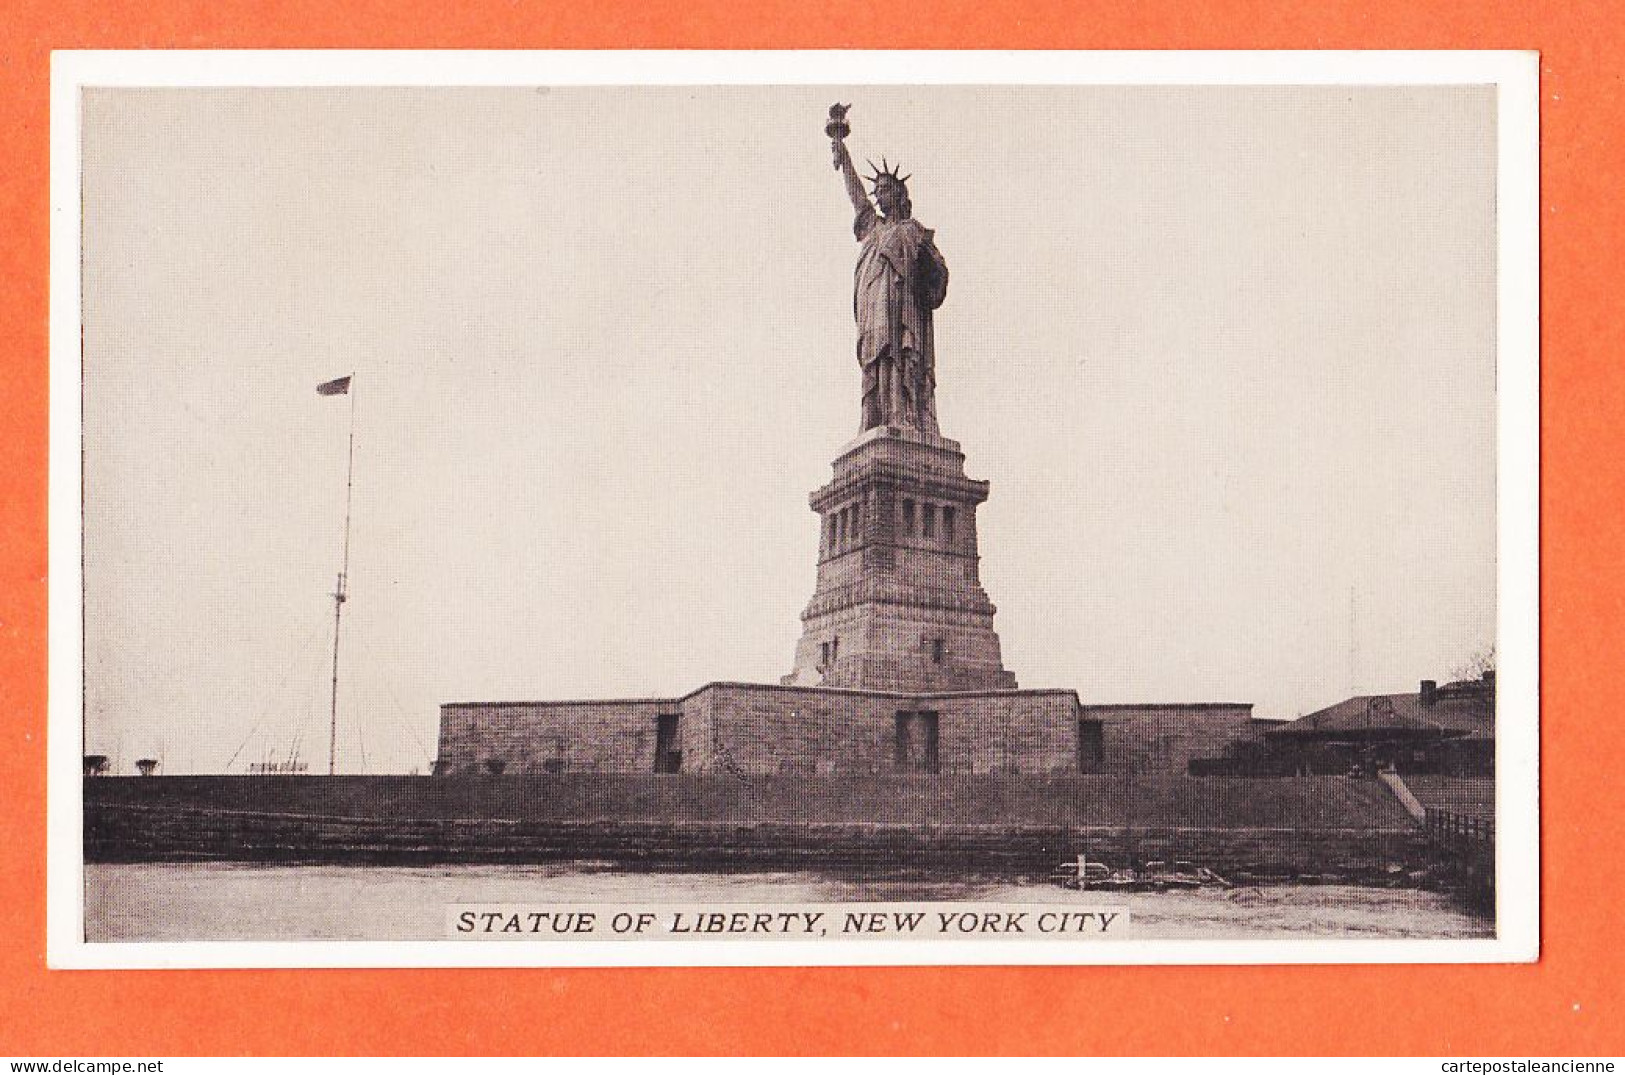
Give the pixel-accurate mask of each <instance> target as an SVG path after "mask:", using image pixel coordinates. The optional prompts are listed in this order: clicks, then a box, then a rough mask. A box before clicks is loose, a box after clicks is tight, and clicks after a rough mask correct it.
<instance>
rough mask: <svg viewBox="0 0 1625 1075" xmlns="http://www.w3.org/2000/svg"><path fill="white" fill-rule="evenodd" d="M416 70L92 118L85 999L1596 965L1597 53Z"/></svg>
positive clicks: (56, 465)
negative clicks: (322, 978) (916, 974)
mask: <svg viewBox="0 0 1625 1075" xmlns="http://www.w3.org/2000/svg"><path fill="white" fill-rule="evenodd" d="M905 58H906V62H898V61H899V60H900V59H905ZM589 59H591V60H592V62H589ZM393 62H394V63H395V64H396V66H395V67H391V61H390V60H388V59H387V58H385V57H383V56H381V55H380V54H365V55H362V56H357V55H353V54H343V53H338V54H331V55H328V56H325V57H318V56H312V55H310V54H293V55H287V56H283V57H281V58H272V57H268V56H267V55H266V54H244V55H243V56H242V57H241V61H240V62H238V60H237V59H236V58H234V56H233V54H230V53H201V54H191V55H189V56H187V57H184V58H183V57H181V56H179V55H177V54H164V53H152V54H147V55H145V56H142V57H139V58H135V57H131V56H130V55H129V54H96V53H83V54H68V55H67V56H66V57H65V58H64V59H63V60H62V62H61V63H60V64H59V68H58V70H57V72H56V83H55V96H54V98H53V125H54V126H53V138H54V142H53V152H54V154H55V156H54V164H53V183H54V187H53V191H54V198H55V201H56V210H57V219H56V224H55V228H54V231H53V247H52V258H53V274H54V278H55V280H56V283H57V292H58V293H57V294H55V295H53V304H54V305H53V313H52V317H53V321H52V346H53V354H52V378H53V390H55V389H57V388H58V387H59V386H65V388H64V389H63V391H62V393H61V395H62V400H61V402H60V409H59V410H58V411H57V412H55V413H54V414H53V446H52V449H53V473H52V512H53V519H61V520H66V523H67V525H66V527H60V526H59V527H55V528H54V529H53V533H52V543H53V544H52V595H51V599H52V601H53V607H54V608H59V609H63V610H66V611H67V613H68V614H67V616H66V617H54V618H53V624H52V630H53V646H52V654H51V656H52V662H53V667H52V685H53V692H52V699H51V708H52V712H51V743H50V750H51V759H52V761H51V764H52V772H51V795H52V804H53V812H52V819H51V826H52V831H51V838H52V844H51V856H52V858H51V877H50V882H51V893H50V898H51V939H52V945H51V958H52V961H53V965H58V966H81V967H98V966H265V965H290V966H300V965H310V966H323V965H379V966H390V965H399V966H413V965H457V964H463V963H468V964H481V965H503V964H515V965H524V964H641V963H652V964H685V963H694V964H718V963H743V964H750V963H764V964H772V963H797V964H819V963H828V964H847V963H876V962H891V963H916V962H917V963H953V962H1003V963H1032V962H1041V963H1090V962H1093V963H1099V962H1112V963H1135V962H1174V961H1178V962H1198V963H1200V962H1278V961H1288V962H1304V961H1313V962H1343V961H1349V962H1375V961H1388V962H1479V961H1515V960H1529V959H1533V958H1534V957H1535V955H1536V954H1537V950H1538V949H1537V924H1538V906H1537V904H1538V888H1539V873H1538V870H1539V856H1538V845H1537V834H1538V831H1539V826H1538V798H1537V787H1536V773H1537V756H1536V755H1537V746H1536V744H1537V741H1538V739H1537V733H1538V727H1539V707H1538V695H1537V682H1536V676H1537V667H1538V661H1537V644H1538V643H1537V639H1538V629H1539V622H1538V613H1537V611H1536V600H1535V596H1536V582H1535V580H1536V552H1535V548H1536V545H1535V535H1536V532H1537V525H1538V520H1537V517H1536V509H1535V505H1536V500H1537V498H1536V481H1537V476H1536V459H1537V442H1536V436H1537V413H1538V399H1537V394H1536V389H1535V385H1536V377H1537V372H1538V360H1537V353H1536V342H1535V339H1536V338H1535V325H1536V314H1535V310H1536V305H1535V295H1536V283H1535V281H1536V273H1537V261H1536V251H1535V229H1536V226H1537V224H1538V213H1537V206H1536V202H1535V199H1534V193H1533V192H1534V189H1535V178H1534V176H1535V167H1536V163H1537V161H1536V149H1535V144H1536V143H1535V131H1534V122H1533V118H1532V117H1533V113H1534V108H1535V90H1534V80H1535V62H1534V59H1533V58H1532V56H1529V55H1526V54H1514V53H1458V54H1452V55H1450V56H1448V57H1447V56H1444V55H1441V54H1403V55H1401V56H1394V55H1390V54H1373V55H1367V56H1362V55H1360V54H1326V55H1323V56H1315V55H1310V54H1296V53H1282V54H1272V56H1270V57H1268V58H1264V57H1261V56H1259V55H1257V54H1243V53H1237V54H1184V55H1182V56H1175V55H1171V54H1154V53H1151V54H1098V55H1097V54H1056V53H1042V54H1032V55H1030V56H1019V55H1013V54H958V55H954V54H942V53H922V54H905V56H904V57H900V56H899V55H897V54H847V53H832V54H822V55H820V54H801V53H794V54H785V55H780V56H775V55H771V54H748V53H745V54H709V53H693V54H637V53H631V54H612V55H609V56H603V57H596V58H588V57H581V56H576V57H568V56H564V55H561V54H552V53H546V54H531V55H526V54H510V53H502V54H490V55H481V54H477V53H475V54H467V53H462V54H444V55H442V56H439V57H434V58H425V57H422V56H418V57H416V58H410V57H402V58H399V59H398V60H396V61H393ZM279 71H281V72H283V75H282V76H280V77H279V76H278V72H279ZM59 565H61V566H60V568H59ZM70 567H71V570H70ZM59 631H60V632H63V633H62V634H60V635H59V634H58V633H57V632H59ZM348 942H369V943H366V944H363V945H355V944H351V943H348Z"/></svg>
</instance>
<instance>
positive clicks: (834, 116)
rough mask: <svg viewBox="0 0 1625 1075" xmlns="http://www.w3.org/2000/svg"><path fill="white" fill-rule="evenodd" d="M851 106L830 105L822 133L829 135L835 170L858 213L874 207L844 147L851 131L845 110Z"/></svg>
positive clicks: (872, 209) (872, 210)
mask: <svg viewBox="0 0 1625 1075" xmlns="http://www.w3.org/2000/svg"><path fill="white" fill-rule="evenodd" d="M851 107H852V106H851V105H842V104H834V105H830V106H829V122H828V123H826V124H824V133H825V134H827V135H829V138H830V149H831V150H832V151H833V152H834V154H835V170H836V171H837V172H840V173H841V179H842V180H843V181H844V182H845V183H846V196H847V197H848V198H851V199H852V208H853V209H854V210H855V211H856V212H858V213H862V212H863V211H864V210H866V209H867V210H868V211H869V212H871V213H872V212H874V208H875V207H874V205H873V204H872V203H871V202H870V201H869V192H868V191H866V190H864V189H863V180H862V179H860V178H859V177H858V170H857V168H856V167H854V166H853V164H852V154H851V153H849V152H847V148H846V136H847V135H848V134H851V133H852V128H851V126H850V125H848V123H847V122H846V110H847V109H848V108H851Z"/></svg>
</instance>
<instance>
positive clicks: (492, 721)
mask: <svg viewBox="0 0 1625 1075" xmlns="http://www.w3.org/2000/svg"><path fill="white" fill-rule="evenodd" d="M919 712H926V713H935V714H936V715H937V732H938V746H937V758H938V771H940V772H944V773H992V772H1001V773H1061V772H1071V771H1075V770H1076V769H1077V757H1078V745H1077V735H1078V720H1077V714H1078V700H1077V695H1075V694H1074V693H1073V692H1071V691H993V692H982V693H976V694H942V695H906V694H883V693H875V692H863V691H845V690H830V689H821V688H797V687H778V686H765V685H761V684H734V683H717V684H710V685H708V686H706V687H703V688H701V689H700V690H698V691H695V692H694V693H693V694H691V695H688V696H687V697H685V698H681V699H671V700H662V699H640V700H634V701H625V702H614V701H610V702H515V703H497V704H485V703H473V704H453V705H446V706H443V707H441V727H440V755H439V760H438V763H437V766H436V770H435V771H436V772H437V773H438V774H441V775H449V774H468V773H474V772H484V771H487V767H488V765H489V764H490V763H500V764H501V766H502V770H503V771H504V772H508V773H532V772H620V773H636V772H649V773H652V772H653V771H654V768H655V730H656V726H657V722H658V718H659V717H660V716H661V715H666V714H677V715H679V718H680V719H679V724H678V746H679V748H680V749H681V750H682V755H683V765H682V768H683V771H685V772H710V771H717V772H734V773H806V774H830V773H841V772H848V773H889V772H892V771H893V770H894V769H895V768H896V756H895V755H896V749H897V747H896V744H897V716H898V714H899V713H919Z"/></svg>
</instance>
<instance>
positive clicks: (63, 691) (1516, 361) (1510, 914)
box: [46, 50, 1540, 969]
mask: <svg viewBox="0 0 1625 1075" xmlns="http://www.w3.org/2000/svg"><path fill="white" fill-rule="evenodd" d="M977 83H983V84H992V83H1004V84H1013V85H1336V84H1357V85H1452V84H1476V85H1489V84H1493V85H1496V86H1497V87H1498V98H1499V107H1498V110H1497V153H1498V167H1497V228H1498V266H1497V280H1498V285H1497V286H1498V310H1497V318H1498V330H1497V520H1498V522H1497V527H1498V532H1497V542H1498V544H1497V556H1498V568H1497V572H1498V594H1497V599H1498V600H1497V620H1498V627H1497V639H1496V658H1497V672H1496V674H1497V692H1498V703H1497V718H1496V744H1497V745H1496V767H1497V774H1498V779H1497V789H1496V797H1497V798H1496V834H1497V876H1496V884H1497V893H1498V912H1497V933H1498V935H1497V936H1496V937H1495V938H1494V939H1489V940H1469V941H1454V940H1365V939H1360V940H1353V939H1336V938H1331V939H1312V940H1301V939H1295V940H1274V939H1257V940H1224V941H1206V940H1147V941H1112V942H1109V943H1101V944H1095V945H1067V946H1062V947H1057V948H1054V949H1048V950H1045V949H1043V948H1040V947H1039V946H1035V945H1033V944H1032V943H1030V942H999V941H975V942H958V941H919V942H911V941H880V942H862V941H841V942H831V943H827V944H818V945H808V944H805V943H799V944H797V943H791V944H786V943H772V942H744V941H720V942H685V943H671V942H657V941H649V942H639V943H637V944H627V943H625V942H613V941H611V942H582V943H580V944H561V943H526V942H512V943H505V944H470V943H464V942H459V941H421V942H395V941H391V942H334V941H300V942H269V943H267V942H187V943H167V942H165V943H156V942H128V943H124V942H120V943H96V944H91V943H88V942H86V941H85V940H84V936H83V910H84V908H83V891H84V885H83V861H82V838H83V836H82V834H83V801H82V797H81V780H82V775H81V755H82V754H83V749H82V743H81V738H82V727H81V721H80V718H81V715H82V702H83V678H82V677H83V642H84V632H83V619H82V616H83V605H82V600H81V588H82V572H81V551H80V550H81V537H82V534H81V517H80V495H81V472H80V452H79V450H78V445H79V440H80V428H81V425H80V423H81V410H80V399H81V397H80V393H79V392H78V391H73V390H70V389H68V388H67V387H66V386H77V385H78V384H79V375H80V329H79V325H80V302H81V295H80V283H81V281H80V277H79V245H80V158H79V154H80V146H79V93H80V90H81V89H82V88H84V87H87V86H164V87H184V86H409V85H439V86H508V85H516V86H524V85H538V84H552V85H606V86H608V85H631V84H644V85H714V84H744V85H752V84H754V85H831V86H839V85H848V84H871V85H881V84H917V85H951V84H977ZM50 142H51V173H50V174H51V210H50V211H51V255H50V359H49V361H50V373H51V384H52V386H53V391H52V392H51V395H50V404H49V407H50V454H49V497H50V499H49V507H48V523H49V569H50V583H51V585H50V590H49V595H48V611H49V629H48V646H49V669H48V689H49V702H48V713H47V733H48V744H47V767H48V774H47V817H46V834H47V869H46V882H47V884H46V901H47V928H46V957H47V963H48V965H49V966H50V967H52V968H58V969H68V968H72V969H90V968H131V969H134V968H205V967H495V966H561V967H562V966H762V965H776V966H818V965H827V966H868V965H897V964H1018V963H1019V964H1197V963H1207V964H1260V963H1351V964H1353V963H1480V962H1485V963H1487V962H1521V961H1531V960H1534V959H1536V958H1537V957H1538V953H1539V924H1540V854H1539V834H1540V821H1539V785H1538V781H1539V745H1540V743H1539V720H1538V717H1539V622H1540V621H1539V615H1540V603H1539V535H1540V525H1539V461H1540V452H1539V419H1540V406H1539V388H1540V367H1539V229H1540V200H1539V57H1538V54H1536V53H1534V52H1514V51H1496V52H1487V51H1485V52H1472V51H1417V52H1391V51H1383V52H1375V51H1374V52H1047V51H1041V52H859V51H784V52H704V51H668V52H645V51H606V52H583V51H577V52H433V51H372V52H364V51H272V50H265V51H192V52H180V51H174V52H163V51H139V52H138V51H128V52H118V51H107V52H90V51H84V52H80V51H69V52H57V53H54V54H53V56H52V70H51V125H50Z"/></svg>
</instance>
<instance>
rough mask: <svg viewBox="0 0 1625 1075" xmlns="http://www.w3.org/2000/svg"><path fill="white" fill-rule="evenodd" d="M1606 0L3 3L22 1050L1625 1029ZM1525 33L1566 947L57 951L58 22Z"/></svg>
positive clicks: (351, 30)
mask: <svg viewBox="0 0 1625 1075" xmlns="http://www.w3.org/2000/svg"><path fill="white" fill-rule="evenodd" d="M1622 14H1625V13H1622V12H1621V10H1620V9H1619V8H1618V7H1617V6H1615V5H1610V4H1603V3H1597V2H1594V0H1592V2H1578V3H1576V2H1561V0H1539V2H1524V3H1516V4H1512V3H1471V4H1468V3H1461V4H1432V5H1429V4H1421V3H1412V2H1401V0H1293V2H1290V3H1283V2H1280V0H1274V2H1267V3H1266V2H1262V0H1209V2H1203V0H1135V2H1134V3H1104V2H1102V3H1095V4H1084V3H1079V2H1076V0H1025V2H1012V0H983V2H981V3H966V2H955V3H938V4H936V5H934V6H933V7H931V8H929V9H927V8H924V7H913V6H909V5H905V4H902V3H874V2H872V0H871V2H866V3H853V2H850V0H840V2H836V3H808V2H806V0H793V2H784V0H779V2H773V3H754V4H749V5H746V4H740V3H738V2H737V0H681V2H668V3H659V2H642V3H638V4H634V5H612V4H610V3H602V2H600V3H580V2H578V3H572V4H568V5H564V4H551V3H542V2H533V3H529V4H514V3H510V2H506V0H459V2H457V3H445V4H442V3H426V2H423V0H406V2H401V3H396V4H385V3H381V2H379V0H365V2H352V3H348V4H340V3H334V2H333V0H292V2H285V3H280V4H277V5H270V4H263V3H253V2H245V0H198V2H179V0H143V2H141V3H132V2H129V0H119V2H112V3H100V4H90V3H85V2H63V0H49V2H45V0H26V2H22V3H13V4H10V5H8V12H7V16H6V19H5V28H4V30H0V34H3V35H4V37H3V45H0V85H3V93H0V139H3V140H4V146H3V152H0V219H3V221H4V227H3V228H0V251H3V252H4V267H5V272H4V279H5V287H4V291H3V298H0V340H3V341H4V353H3V358H0V383H3V389H0V423H3V425H4V431H5V434H6V435H5V436H4V438H0V511H3V513H4V516H3V518H0V572H3V580H4V581H3V584H0V699H3V702H4V721H3V728H0V803H3V809H0V1053H5V1054H11V1055H57V1056H65V1055H66V1056H71V1055H81V1056H82V1055H86V1054H92V1053H94V1054H100V1055H124V1056H162V1055H166V1054H167V1055H186V1054H222V1053H223V1054H237V1053H248V1054H273V1055H276V1054H282V1055H286V1054H311V1053H315V1054H347V1053H379V1054H405V1053H440V1052H446V1053H464V1052H471V1053H554V1052H589V1053H598V1052H632V1053H639V1052H697V1051H699V1052H729V1053H733V1052H763V1051H770V1052H798V1053H800V1052H808V1053H819V1052H850V1051H863V1052H909V1053H918V1052H966V1051H969V1052H982V1051H994V1052H1086V1053H1089V1052H1105V1053H1111V1052H1121V1053H1163V1052H1171V1053H1187V1052H1190V1053H1290V1052H1309V1053H1323V1052H1324V1053H1353V1054H1372V1053H1402V1054H1410V1053H1420V1054H1456V1055H1460V1054H1464V1053H1471V1054H1503V1055H1504V1054H1516V1055H1531V1054H1533V1055H1540V1054H1548V1055H1549V1054H1563V1053H1578V1054H1596V1053H1612V1054H1615V1055H1618V1054H1621V1053H1625V1012H1622V1007H1621V1002H1622V1000H1625V995H1622V988H1621V980H1622V975H1621V970H1620V968H1621V965H1622V958H1621V952H1622V950H1625V917H1622V916H1621V915H1620V913H1619V912H1618V911H1616V910H1615V909H1614V907H1613V904H1614V902H1615V900H1617V899H1619V898H1620V897H1621V895H1622V894H1625V873H1622V871H1621V869H1620V852H1621V849H1622V848H1621V841H1620V839H1619V837H1618V834H1617V830H1616V829H1615V826H1616V825H1617V824H1619V823H1620V821H1621V820H1622V818H1621V811H1620V806H1621V799H1622V795H1621V790H1620V789H1621V786H1622V779H1621V776H1620V775H1619V773H1618V772H1617V770H1619V769H1620V768H1621V767H1622V763H1625V752H1622V748H1621V744H1622V741H1625V733H1622V730H1621V729H1622V727H1625V716H1622V715H1625V689H1622V685H1625V677H1621V676H1620V675H1618V674H1617V670H1616V667H1615V665H1616V663H1617V659H1616V658H1617V653H1618V650H1619V647H1618V644H1617V640H1618V639H1619V638H1620V637H1621V627H1622V623H1621V621H1622V618H1625V588H1622V581H1625V556H1622V555H1621V552H1622V549H1625V542H1622V540H1621V534H1620V524H1621V521H1622V517H1625V516H1622V512H1621V505H1622V504H1625V489H1622V488H1621V486H1622V484H1625V482H1622V478H1621V473H1620V467H1619V465H1618V462H1617V461H1618V460H1619V459H1621V458H1625V436H1622V434H1621V432H1620V430H1619V423H1618V422H1617V421H1616V420H1615V418H1616V415H1618V414H1619V413H1620V407H1619V403H1620V396H1621V392H1622V389H1625V373H1622V370H1625V328H1622V325H1625V321H1622V319H1621V318H1620V316H1619V313H1620V309H1619V303H1618V301H1617V300H1616V296H1617V295H1618V294H1619V292H1620V289H1621V287H1622V284H1625V281H1622V280H1621V279H1620V278H1619V274H1620V273H1621V266H1622V265H1625V256H1622V255H1625V252H1622V250H1621V242H1622V239H1625V234H1622V207H1625V189H1622V183H1621V180H1622V178H1625V171H1622V168H1621V163H1622V156H1625V147H1622V141H1621V139H1622V132H1625V108H1622V104H1625V81H1622V78H1625V50H1622V49H1621V38H1622V34H1625V19H1622V17H1621V16H1622ZM286 47H300V48H403V47H411V48H607V47H614V48H629V47H630V48H642V47H651V48H653V47H666V48H670V47H678V48H792V47H795V48H837V47H842V48H850V47H885V48H922V49H924V48H1010V49H1031V48H1062V49H1160V48H1181V49H1195V48H1200V49H1230V48H1248V49H1273V48H1407V49H1409V48H1521V49H1529V48H1533V49H1539V50H1540V51H1541V53H1542V62H1541V125H1542V139H1541V142H1542V160H1541V180H1542V195H1541V203H1542V213H1541V216H1542V229H1543V233H1542V254H1541V272H1542V293H1543V305H1542V322H1543V327H1542V332H1541V346H1542V361H1543V375H1542V378H1541V380H1542V393H1543V396H1542V423H1541V424H1542V454H1543V463H1542V483H1543V484H1542V490H1543V492H1542V509H1543V541H1542V559H1543V563H1542V587H1543V593H1542V602H1541V604H1542V632H1541V634H1542V639H1543V660H1542V678H1543V684H1542V686H1543V695H1544V703H1545V704H1544V706H1543V718H1544V725H1545V726H1544V730H1543V735H1542V750H1543V763H1544V764H1543V772H1544V774H1545V781H1544V789H1543V809H1544V818H1543V824H1542V829H1543V868H1544V877H1545V887H1544V901H1545V903H1544V909H1543V919H1544V922H1543V945H1544V948H1543V957H1542V959H1541V961H1540V962H1539V963H1538V964H1535V965H1527V966H1507V967H1384V968H1378V967H1239V968H977V969H959V968H938V969H880V970H875V969H864V970H857V969H830V970H825V969H810V970H809V969H799V970H779V969H752V970H728V971H708V970H558V971H554V970H530V971H483V970H446V971H189V972H109V971H99V972H83V971H81V972H65V971H55V972H48V971H47V970H46V969H45V958H44V947H45V945H44V937H45V879H44V878H45V830H44V811H45V703H46V690H45V659H46V654H45V629H46V613H45V597H46V533H45V505H46V477H45V469H46V466H45V465H46V396H47V362H46V301H47V290H46V266H47V250H48V234H47V204H48V171H49V165H48V145H47V115H48V106H49V82H48V74H49V60H50V50H52V49H70V48H286Z"/></svg>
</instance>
